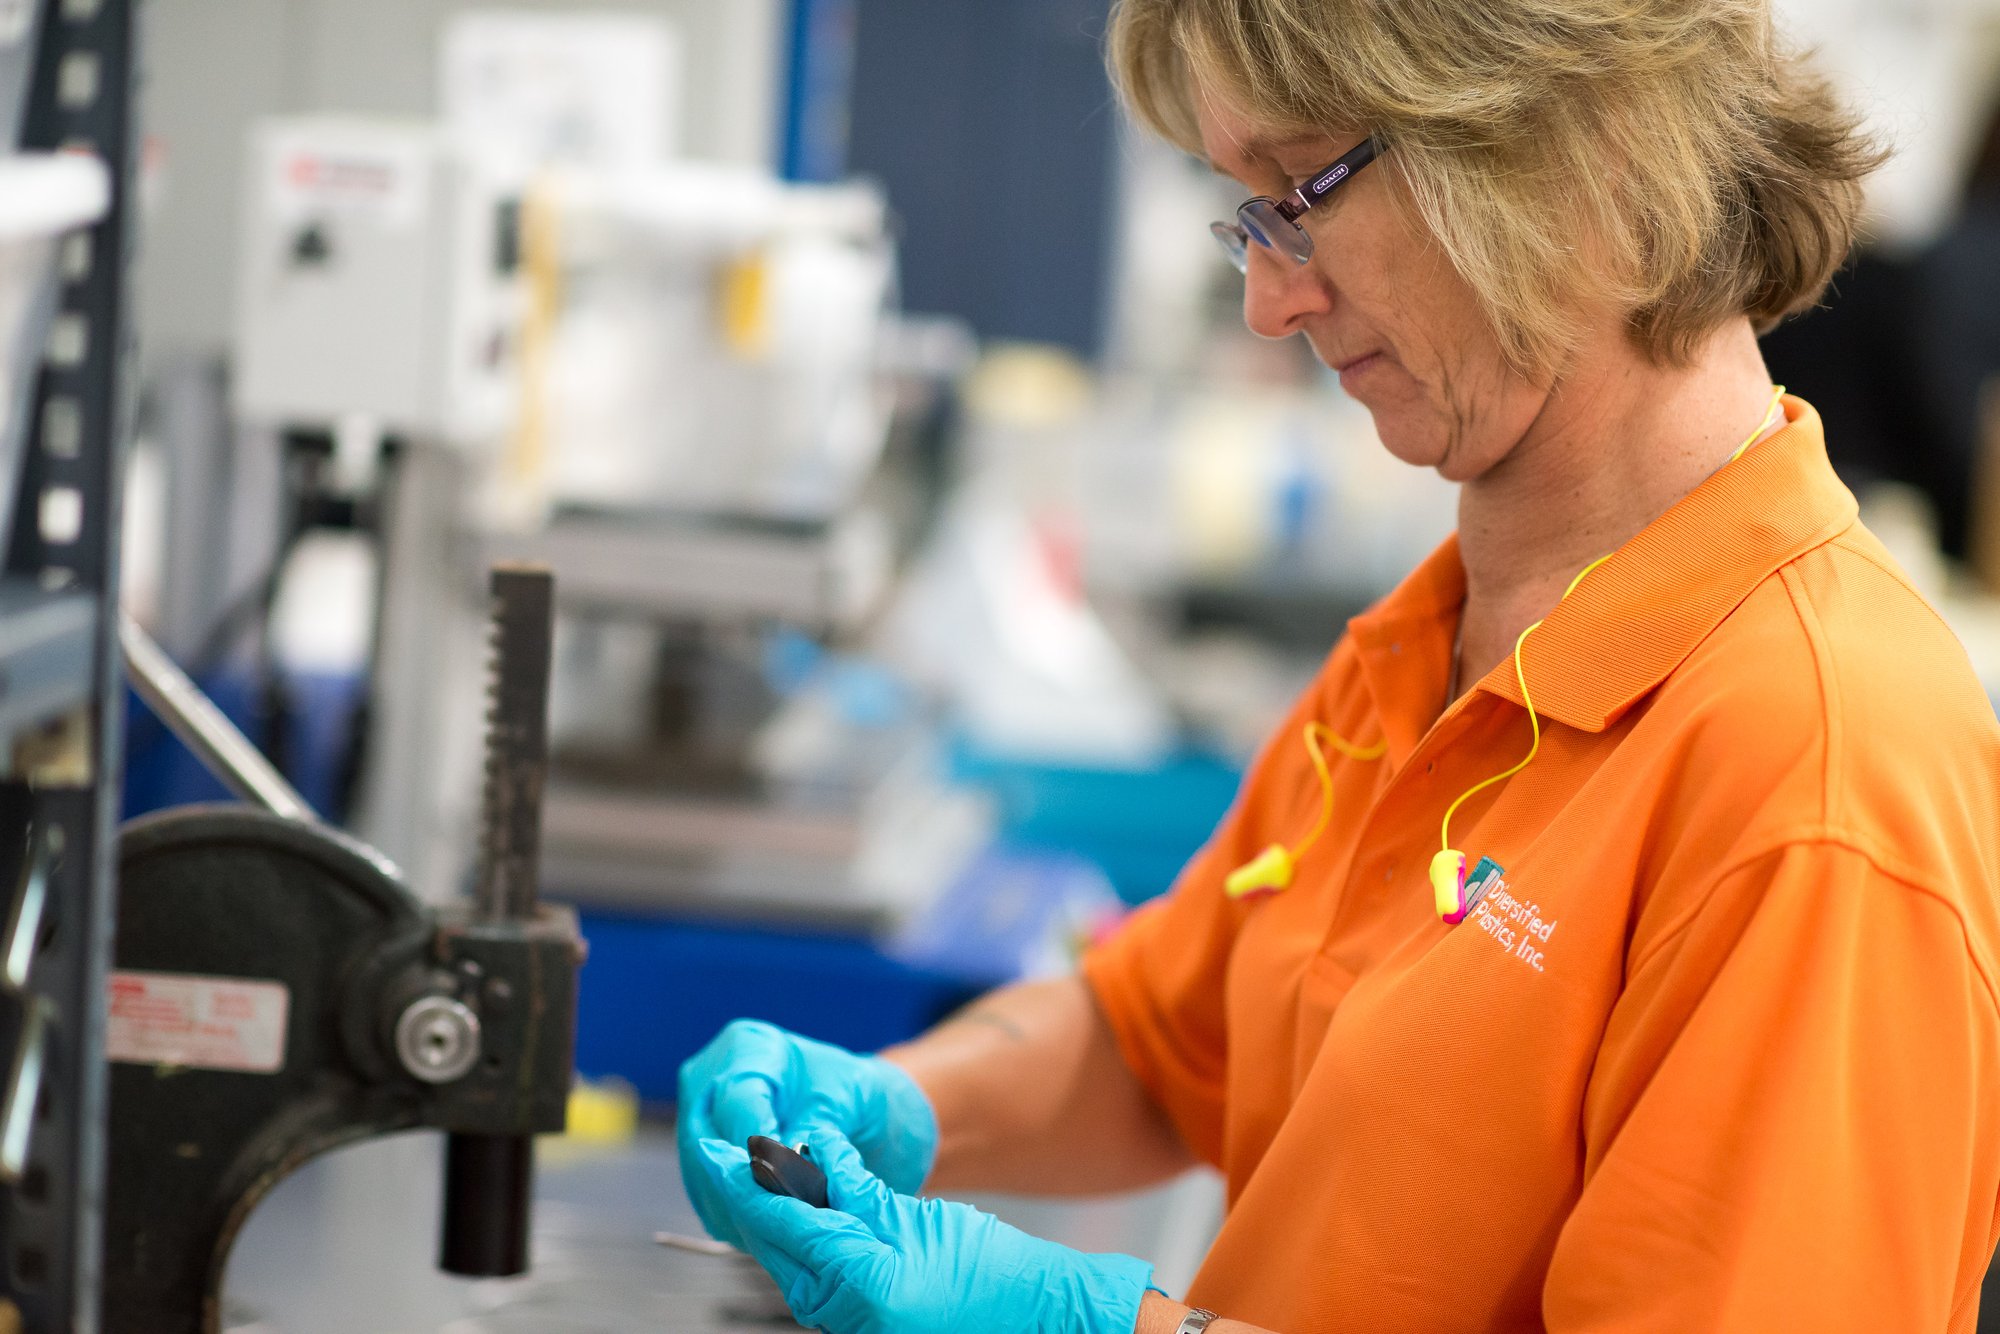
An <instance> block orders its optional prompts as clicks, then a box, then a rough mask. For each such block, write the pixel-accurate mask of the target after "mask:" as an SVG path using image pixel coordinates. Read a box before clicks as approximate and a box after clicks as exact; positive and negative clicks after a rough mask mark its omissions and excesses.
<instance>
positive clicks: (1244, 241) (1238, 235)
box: [1208, 222, 1250, 273]
mask: <svg viewBox="0 0 2000 1334" xmlns="http://www.w3.org/2000/svg"><path fill="white" fill-rule="evenodd" d="M1208 230H1209V232H1210V234H1211V235H1213V236H1214V237H1215V239H1216V242H1217V244H1219V245H1220V246H1221V247H1222V253H1223V254H1225V255H1227V256H1229V262H1230V263H1231V264H1232V265H1234V266H1235V268H1236V271H1237V272H1238V273H1248V272H1250V238H1249V237H1248V236H1246V235H1244V234H1243V229H1242V228H1241V227H1238V226H1237V225H1236V224H1235V223H1233V222H1211V223H1209V224H1208Z"/></svg>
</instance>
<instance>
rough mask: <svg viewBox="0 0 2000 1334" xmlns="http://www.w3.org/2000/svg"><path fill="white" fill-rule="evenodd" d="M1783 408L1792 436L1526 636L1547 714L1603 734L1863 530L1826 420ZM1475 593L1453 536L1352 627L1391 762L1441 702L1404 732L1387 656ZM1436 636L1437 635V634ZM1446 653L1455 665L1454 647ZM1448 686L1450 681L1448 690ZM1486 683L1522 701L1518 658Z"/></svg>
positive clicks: (1541, 708)
mask: <svg viewBox="0 0 2000 1334" xmlns="http://www.w3.org/2000/svg"><path fill="white" fill-rule="evenodd" d="M1784 407H1785V416H1786V419H1787V423H1788V424H1787V425H1786V427H1785V428H1784V429H1783V430H1781V431H1780V432H1778V434H1776V435H1774V436H1772V437H1771V438H1770V439H1768V440H1765V441H1764V442H1762V443H1761V444H1759V445H1758V446H1757V447H1756V448H1755V449H1752V450H1751V451H1750V452H1748V453H1747V454H1745V455H1744V456H1743V457H1742V458H1740V459H1738V460H1736V462H1734V463H1731V464H1729V465H1728V466H1727V467H1724V468H1721V469H1719V470H1718V471H1717V472H1716V473H1714V474H1713V475H1712V476H1710V477H1709V478H1708V480H1706V481H1705V482H1703V483H1702V484H1701V485H1700V486H1698V487H1696V488H1695V489H1694V490H1693V491H1692V492H1690V493H1689V494H1688V495H1687V496H1685V497H1683V498H1682V499H1681V500H1680V501H1679V503H1677V504H1676V505H1674V507H1673V508H1672V509H1670V510H1668V511H1667V512H1666V513H1665V514H1663V515H1661V516H1660V517H1659V518H1658V519H1655V520H1654V521H1653V522H1652V523H1650V524H1648V525H1647V526H1646V527H1645V528H1644V529H1643V530H1641V531H1640V533H1639V534H1638V536H1636V537H1634V538H1633V539H1632V540H1631V541H1629V542H1627V543H1626V544H1625V545H1624V546H1622V547H1620V548H1619V549H1618V551H1617V553H1616V554H1615V555H1613V556H1612V557H1611V559H1610V560H1607V561H1606V562H1604V564H1602V565H1600V566H1598V567H1597V568H1596V569H1595V570H1593V571H1591V572H1590V575H1589V576H1588V577H1587V578H1585V579H1584V581H1583V582H1582V583H1580V584H1578V585H1577V587H1576V590H1575V591H1574V592H1572V593H1571V594H1570V595H1569V596H1568V597H1567V598H1565V599H1563V601H1562V602H1561V603H1560V604H1559V605H1558V606H1557V607H1556V608H1555V610H1554V611H1552V612H1550V613H1549V615H1548V617H1547V618H1546V619H1545V620H1544V621H1543V622H1542V626H1541V628H1540V629H1539V630H1536V631H1535V632H1534V633H1533V634H1532V635H1529V636H1528V639H1527V643H1526V644H1525V645H1523V646H1522V650H1521V661H1522V666H1523V669H1524V671H1525V672H1526V674H1527V677H1528V682H1529V689H1530V690H1531V692H1532V693H1533V695H1534V703H1535V711H1536V713H1538V714H1540V715H1541V716H1542V717H1544V718H1552V719H1555V720H1556V721H1558V722H1561V723H1564V724H1566V725H1568V726H1570V727H1576V728H1580V729H1582V730H1584V731H1590V732H1598V731H1602V730H1603V729H1604V728H1606V727H1608V726H1610V725H1611V724H1612V723H1614V722H1616V721H1617V720H1618V719H1619V718H1620V717H1621V716H1623V715H1624V713H1625V712H1626V711H1627V710H1628V709H1630V708H1631V707H1632V706H1633V705H1634V704H1636V703H1637V702H1638V701H1639V700H1640V699H1642V698H1644V697H1645V696H1646V695H1647V694H1648V693H1650V692H1651V691H1652V690H1653V689H1654V688H1655V687H1656V686H1658V685H1659V684H1660V682H1662V681H1664V680H1665V679H1666V678H1667V676H1668V675H1669V674H1671V673H1672V672H1673V670H1674V669H1675V668H1676V667H1678V666H1680V664H1681V663H1682V662H1683V661H1685V660H1686V658H1687V656H1688V655H1689V654H1690V653H1692V652H1693V651H1694V649H1695V647H1696V646H1697V645H1698V644H1700V643H1701V642H1702V640H1704V639H1706V638H1707V637H1708V635H1709V633H1710V632H1711V631H1712V630H1714V629H1715V627H1716V626H1717V625H1719V624H1721V623H1722V621H1723V619H1724V618H1725V617H1727V616H1728V615H1729V613H1730V612H1732V611H1734V610H1735V609H1736V607H1737V606H1738V605H1739V604H1740V603H1741V602H1742V601H1743V599H1744V598H1746V597H1748V596H1749V595H1750V592H1751V590H1752V589H1754V588H1756V587H1757V585H1758V584H1760V583H1762V582H1763V581H1764V580H1765V579H1767V578H1769V577H1770V576H1771V575H1772V574H1773V573H1775V572H1776V571H1777V570H1778V569H1779V568H1780V567H1781V566H1783V565H1785V564H1787V563H1788V562H1790V561H1792V560H1794V559H1796V558H1797V557H1798V556H1800V555H1802V554H1803V553H1805V552H1807V551H1810V550H1811V549H1813V548H1814V547H1816V546H1819V545H1821V544H1823V543H1824V542H1826V541H1828V540H1829V539H1831V538H1832V537H1834V536H1835V535H1836V534H1838V533H1840V532H1841V531H1843V530H1844V529H1846V528H1847V527H1849V526H1850V525H1851V524H1852V523H1853V522H1854V519H1855V516H1856V513H1857V506H1856V504H1855V500H1854V496H1853V494H1852V493H1851V492H1849V491H1848V489H1847V488H1846V487H1845V486H1844V485H1842V484H1841V481H1840V479H1839V478H1838V477H1837V476H1835V474H1834V471H1833V467H1832V465H1831V464H1830V463H1828V461H1827V457H1826V437H1825V433H1824V429H1823V427H1822V425H1821V423H1820V418H1819V414H1818V413H1817V412H1815V411H1814V410H1813V409H1812V407H1811V405H1810V404H1808V403H1806V402H1805V401H1804V400H1803V399H1799V398H1793V397H1787V398H1786V399H1785V400H1784ZM1464 597H1465V568H1464V565H1463V563H1462V562H1461V560H1460V557H1459V551H1458V539H1457V537H1456V535H1454V536H1452V537H1450V538H1448V539H1446V541H1445V542H1444V544H1443V545H1442V546H1440V547H1439V548H1438V549H1437V550H1436V551H1435V552H1433V553H1432V554H1431V555H1430V557H1429V558H1427V559H1426V560H1425V561H1424V563H1423V564H1422V565H1420V566H1418V567H1417V569H1416V570H1415V571H1413V572H1412V574H1411V575H1410V577H1409V578H1408V579H1406V580H1404V582H1403V584H1402V586H1400V587H1399V588H1398V589H1397V590H1396V591H1395V592H1394V593H1392V594H1390V595H1389V597H1387V598H1385V599H1383V601H1382V602H1381V603H1379V604H1377V606H1376V607H1374V608H1372V609H1371V610H1369V611H1368V612H1365V613H1363V614H1362V615H1361V616H1358V617H1356V618H1355V619H1354V620H1352V621H1350V622H1349V623H1348V629H1349V632H1350V633H1351V634H1353V635H1354V637H1355V640H1356V646H1357V648H1359V649H1360V650H1361V651H1362V655H1363V660H1364V670H1367V671H1368V674H1369V677H1370V684H1371V688H1373V689H1374V690H1375V693H1376V695H1377V704H1378V706H1381V711H1382V717H1383V721H1384V731H1385V734H1386V738H1387V740H1388V741H1389V744H1390V750H1391V753H1392V754H1397V755H1399V757H1400V756H1401V755H1407V754H1408V753H1409V752H1410V751H1411V750H1413V749H1414V748H1415V746H1416V744H1417V743H1418V742H1419V741H1420V740H1421V739H1422V734H1423V732H1424V731H1425V730H1427V729H1428V726H1429V723H1430V722H1431V721H1432V720H1434V719H1435V717H1436V713H1435V708H1434V707H1433V709H1432V710H1431V711H1430V712H1429V713H1428V714H1427V715H1423V717H1422V724H1421V725H1420V726H1415V730H1414V732H1413V733H1412V735H1410V736H1408V737H1405V736H1404V735H1403V734H1404V733H1406V732H1411V731H1412V726H1413V725H1415V724H1417V722H1418V719H1417V718H1416V717H1409V716H1401V715H1406V714H1407V712H1408V711H1407V710H1406V709H1405V708H1400V707H1391V703H1392V701H1391V700H1390V699H1385V698H1384V697H1383V693H1384V691H1385V690H1387V691H1388V692H1390V693H1391V694H1395V693H1397V692H1398V686H1397V685H1396V683H1395V682H1394V681H1393V680H1392V679H1390V678H1391V676H1392V675H1393V674H1392V673H1390V672H1387V671H1385V670H1383V669H1384V668H1386V667H1387V666H1388V664H1387V663H1384V662H1382V661H1381V654H1380V650H1381V649H1382V648H1383V647H1384V646H1386V645H1387V644H1390V643H1392V642H1400V641H1401V640H1402V639H1404V638H1407V637H1409V636H1411V635H1412V634H1413V633H1415V632H1416V631H1417V630H1418V628H1419V626H1420V624H1421V623H1422V622H1425V621H1428V622H1430V623H1431V625H1432V626H1433V627H1435V626H1438V625H1442V627H1443V631H1442V632H1443V633H1444V634H1446V635H1449V634H1450V633H1451V627H1452V626H1453V624H1454V623H1455V617H1456V615H1457V612H1458V609H1459V607H1460V605H1461V604H1462V602H1463V601H1464ZM1437 633H1438V630H1437V629H1435V628H1433V629H1432V630H1431V634H1432V636H1433V638H1434V637H1435V635H1436V634H1437ZM1426 656H1429V655H1428V654H1427V655H1426ZM1443 657H1444V658H1445V660H1446V663H1447V667H1446V670H1449V666H1448V663H1449V657H1450V647H1449V641H1448V640H1447V642H1446V647H1445V650H1444V654H1443ZM1408 674H1409V673H1407V672H1405V673H1403V675H1408ZM1443 689H1444V681H1443V678H1442V676H1440V677H1439V679H1438V681H1437V682H1436V690H1437V691H1438V692H1439V693H1442V691H1443ZM1477 689H1479V690H1483V691H1486V692H1487V693H1489V694H1493V695H1498V696H1500V697H1501V698H1503V699H1508V700H1511V701H1513V702H1514V703H1516V704H1519V703H1521V702H1522V700H1521V692H1520V686H1519V684H1518V683H1517V682H1516V680H1515V675H1514V661H1513V658H1512V656H1511V655H1510V656H1509V657H1508V658H1507V659H1506V660H1505V661H1503V662H1502V663H1501V664H1500V665H1499V666H1497V667H1495V668H1494V669H1493V670H1492V671H1491V672H1489V673H1488V674H1487V675H1486V677H1485V678H1484V679H1483V680H1481V681H1480V682H1479V684H1478V686H1477ZM1418 713H1419V714H1420V715H1421V714H1422V713H1423V711H1422V710H1421V709H1420V710H1418Z"/></svg>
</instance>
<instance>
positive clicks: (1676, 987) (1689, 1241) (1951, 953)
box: [1543, 843, 2000, 1334]
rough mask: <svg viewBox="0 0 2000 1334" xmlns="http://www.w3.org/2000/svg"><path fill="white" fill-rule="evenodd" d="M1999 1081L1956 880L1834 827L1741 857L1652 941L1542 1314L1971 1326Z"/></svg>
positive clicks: (1716, 1322) (1998, 1180)
mask: <svg viewBox="0 0 2000 1334" xmlns="http://www.w3.org/2000/svg"><path fill="white" fill-rule="evenodd" d="M1997 1087H2000V1010H1996V1004H1995V996H1994V990H1993V980H1992V978H1991V977H1990V976H1988V975H1987V973H1986V972H1985V971H1984V970H1983V969H1982V968H1981V967H1980V965H1979V963H1978V961H1977V960H1976V959H1975V957H1974V955H1973V953H1972V951H1971V949H1970V947H1969V944H1968V941H1967V938H1966V935H1965V933H1964V931H1963V930H1962V928H1961V924H1960V918H1959V916H1958V913H1957V910H1956V909H1955V907H1954V906H1953V904H1952V903H1951V902H1950V901H1949V900H1948V899H1947V898H1946V897H1943V896H1941V895H1939V894H1935V893H1932V892H1930V891H1928V890H1926V889H1924V888H1922V887H1919V886H1916V885H1913V884H1910V883H1908V882H1906V881H1903V880H1901V879H1898V878H1896V877H1894V876H1891V875H1888V874H1886V873H1884V872H1883V871H1882V870H1881V869H1880V868H1879V867H1877V866H1876V865H1875V864H1874V863H1873V862H1872V861H1871V860H1870V859H1869V858H1868V857H1866V856H1864V855H1863V854H1862V853H1860V852H1858V851H1855V850H1853V849H1850V848H1847V847H1844V846H1839V845H1835V844H1830V843H1810V844H1800V845H1793V846H1787V847H1784V848H1781V849H1778V850H1776V851H1774V852H1772V853H1769V854H1767V855H1765V856H1763V857H1760V858H1757V859H1756V860H1755V861H1754V862H1753V863H1752V864H1750V865H1747V866H1744V867H1741V868H1739V869H1737V870H1736V871H1734V872H1731V873H1729V874H1727V875H1725V876H1724V877H1722V878H1721V879H1720V880H1719V881H1718V883H1717V884H1716V885H1715V886H1714V888H1713V889H1712V891H1711V892H1710V893H1708V894H1707V895H1706V896H1705V897H1703V898H1702V899H1701V900H1700V901H1699V904H1698V906H1695V907H1693V908H1691V909H1690V910H1689V911H1688V913H1687V915H1686V919H1685V924H1684V925H1682V926H1679V927H1671V926H1670V927H1669V928H1668V930H1667V932H1666V933H1665V934H1664V938H1663V939H1661V940H1660V941H1659V942H1658V943H1657V944H1652V943H1649V942H1646V941H1644V940H1643V939H1642V940H1641V941H1639V942H1636V943H1635V945H1634V955H1633V957H1632V959H1631V962H1630V972H1629V976H1628V980H1627V985H1626V988H1625V990H1624V992H1623V993H1622V995H1621V997H1620V999H1619V1001H1618V1003H1617V1004H1616V1006H1615V1007H1614V1008H1613V1011H1612V1014H1611V1017H1610V1022H1609V1024H1608V1027H1607V1029H1606V1032H1605V1035H1604V1038H1603V1042H1602V1045H1601V1048H1600V1051H1599V1055H1598V1060H1597V1064H1596V1067H1595V1069H1594V1070H1593V1072H1592V1075H1591V1078H1590V1084H1589V1088H1588V1092H1587V1094H1586V1097H1585V1102H1584V1134H1585V1144H1586V1151H1585V1162H1584V1165H1583V1166H1584V1185H1583V1188H1582V1192H1581V1195H1580V1197H1579V1199H1578V1201H1577V1203H1576V1206H1575V1209H1574V1211H1573V1212H1572V1213H1571V1215H1570V1217H1569V1219H1568V1220H1567V1222H1566V1223H1565V1225H1564V1226H1563V1228H1562V1231H1561V1233H1560V1235H1559V1236H1558V1238H1557V1241H1556V1246H1555V1251H1554V1255H1553V1258H1552V1261H1551V1264H1550V1268H1549V1271H1548V1277H1547V1282H1546V1288H1545V1290H1544V1293H1543V1313H1544V1316H1545V1319H1546V1322H1547V1326H1548V1328H1549V1329H1550V1330H1551V1331H1553V1332H1554V1334H1583V1332H1584V1331H1592V1332H1595V1331H1610V1330H1617V1331H1620V1334H1632V1332H1633V1331H1660V1332H1661V1334H1666V1332H1667V1331H1685V1330H1693V1329H1701V1330H1730V1331H1733V1330H1757V1331H1763V1330H1777V1329H1852V1330H1863V1329H1866V1330H1889V1329H1908V1330H1916V1329H1930V1330H1953V1331H1959V1330H1964V1331H1968V1332H1969V1331H1970V1329H1971V1321H1972V1309H1973V1303H1974V1301H1975V1299H1976V1297H1977V1293H1978V1285H1979V1278H1980V1275H1981V1274H1982V1273H1983V1272H1984V1270H1985V1267H1986V1260H1987V1257H1988V1256H1989V1255H1990V1254H1991V1251H1992V1246H1993V1220H1994V1216H1995V1195H1996V1190H2000V1162H1996V1161H1995V1158H1996V1155H1995V1152H1994V1150H1993V1148H1992V1145H1993V1140H1994V1137H1993V1135H1992V1134H1991V1132H1990V1127H1991V1126H1992V1125H1994V1124H1995V1122H1996V1118H2000V1097H1997V1096H1996V1088H1997ZM1968 1219H1970V1220H1973V1221H1972V1223H1971V1224H1970V1225H1968V1221H1967V1220H1968Z"/></svg>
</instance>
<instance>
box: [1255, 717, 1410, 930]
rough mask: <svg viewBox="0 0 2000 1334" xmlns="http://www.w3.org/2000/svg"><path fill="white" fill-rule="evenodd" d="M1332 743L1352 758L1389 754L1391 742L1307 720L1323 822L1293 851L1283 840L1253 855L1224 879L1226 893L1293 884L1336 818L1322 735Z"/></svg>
mask: <svg viewBox="0 0 2000 1334" xmlns="http://www.w3.org/2000/svg"><path fill="white" fill-rule="evenodd" d="M1321 737H1324V738H1325V739H1326V740H1327V741H1329V742H1331V743H1332V745H1333V748H1334V749H1335V750H1337V751H1339V752H1340V753H1341V754H1342V755H1345V756H1346V757H1347V758H1348V759H1350V760H1379V759H1381V758H1382V757H1383V756H1384V755H1386V754H1388V753H1389V743H1388V742H1387V741H1378V742H1376V743H1375V744H1374V745H1372V746H1357V745H1355V744H1354V743H1353V742H1352V741H1348V740H1345V739H1344V738H1342V737H1341V736H1340V735H1339V734H1338V733H1336V732H1335V731H1334V730H1333V729H1332V728H1330V727H1328V726H1327V725H1326V724H1325V723H1307V724H1306V726H1305V739H1306V753H1307V754H1309V755H1311V756H1312V762H1313V769H1314V770H1315V771H1316V772H1317V773H1318V774H1319V823H1318V824H1316V825H1314V826H1313V828H1312V832H1311V833H1310V834H1307V835H1306V836H1305V838H1304V839H1303V840H1302V841H1301V842H1300V843H1299V846H1298V850H1297V851H1293V850H1292V849H1291V848H1288V847H1286V846H1285V845H1284V844H1282V843H1273V844H1272V845H1271V846H1270V847H1268V848H1265V849H1264V850H1263V851H1262V852H1260V853H1258V854H1257V855H1256V856H1255V857H1252V858H1251V859H1250V860H1249V861H1247V862H1245V863H1243V865H1241V866H1239V867H1237V868H1236V869H1235V870H1233V871H1231V872H1230V873H1229V876H1228V878H1227V879H1225V880H1224V881H1223V882H1222V892H1223V893H1224V894H1225V895H1227V896H1228V897H1230V898H1232V899H1248V898H1255V897H1256V896H1258V895H1260V894H1275V893H1277V892H1278V891H1279V890H1281V889H1287V888H1289V887H1290V886H1291V883H1292V872H1293V871H1295V870H1296V869H1298V864H1299V858H1301V857H1303V856H1305V855H1306V850H1307V849H1309V848H1310V847H1312V845H1313V844H1315V843H1317V842H1319V836H1320V835H1321V834H1324V833H1325V832H1326V827H1327V825H1328V824H1329V823H1330V822H1331V821H1332V820H1333V772H1332V770H1330V769H1328V768H1327V763H1326V752H1325V751H1323V750H1321V749H1320V744H1319V743H1320V738H1321Z"/></svg>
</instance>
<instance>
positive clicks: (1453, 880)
mask: <svg viewBox="0 0 2000 1334" xmlns="http://www.w3.org/2000/svg"><path fill="white" fill-rule="evenodd" d="M1431 895H1432V898H1433V900H1434V902H1435V904H1436V907H1437V915H1438V916H1439V917H1442V918H1443V919H1444V920H1445V921H1446V922H1447V923H1449V924H1450V925H1452V926H1457V925H1458V924H1459V923H1460V922H1462V921H1464V920H1465V910H1466V903H1465V854H1464V853H1462V852H1459V851H1457V850H1456V849H1453V848H1446V849H1445V850H1444V851H1442V852H1440V853H1438V854H1437V856H1435V857H1433V858H1431Z"/></svg>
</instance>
